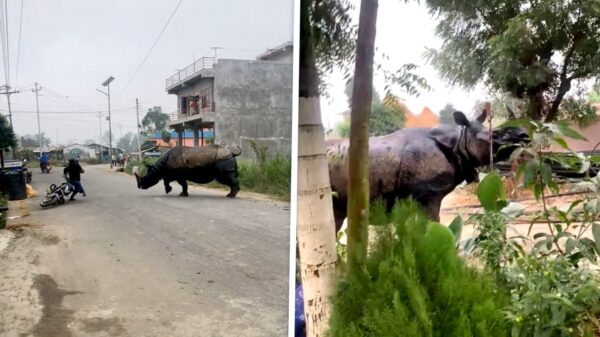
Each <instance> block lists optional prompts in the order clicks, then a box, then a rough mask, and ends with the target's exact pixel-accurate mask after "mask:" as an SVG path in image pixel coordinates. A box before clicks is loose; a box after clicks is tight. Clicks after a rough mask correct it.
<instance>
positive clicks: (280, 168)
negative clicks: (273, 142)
mask: <svg viewBox="0 0 600 337" xmlns="http://www.w3.org/2000/svg"><path fill="white" fill-rule="evenodd" d="M263 158H264V157H263ZM238 171H239V175H240V178H239V179H240V187H241V188H242V189H246V190H251V191H253V192H258V193H265V194H269V195H274V196H277V197H279V198H281V199H283V200H288V201H289V199H290V188H291V185H290V184H291V179H292V160H291V158H290V157H287V156H283V155H281V154H279V153H277V154H275V156H274V157H273V158H271V159H266V158H264V159H263V160H257V161H251V160H241V161H239V163H238Z"/></svg>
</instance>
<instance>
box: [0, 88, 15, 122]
mask: <svg viewBox="0 0 600 337" xmlns="http://www.w3.org/2000/svg"><path fill="white" fill-rule="evenodd" d="M0 89H2V90H4V91H3V92H0V95H6V100H7V102H8V121H9V123H10V128H11V129H12V127H13V123H12V111H11V108H10V95H12V94H17V93H19V91H18V90H14V91H10V86H9V85H8V84H5V85H3V86H1V87H0ZM13 131H14V130H13Z"/></svg>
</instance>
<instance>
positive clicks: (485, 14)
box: [426, 0, 600, 122]
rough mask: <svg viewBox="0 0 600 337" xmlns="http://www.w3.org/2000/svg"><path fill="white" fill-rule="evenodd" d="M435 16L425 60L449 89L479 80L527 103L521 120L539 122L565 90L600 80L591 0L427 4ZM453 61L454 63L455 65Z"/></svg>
mask: <svg viewBox="0 0 600 337" xmlns="http://www.w3.org/2000/svg"><path fill="white" fill-rule="evenodd" d="M426 3H427V5H428V7H429V11H430V13H431V14H433V15H436V16H437V17H438V18H439V23H438V25H437V27H436V32H437V35H438V36H439V37H441V38H442V39H443V41H444V42H443V44H442V47H441V48H440V49H439V50H434V49H429V50H428V51H427V56H428V58H429V60H430V61H431V62H432V63H433V65H434V66H435V67H436V68H437V70H438V71H439V73H440V75H441V76H442V77H443V78H444V79H446V80H447V81H448V82H449V83H451V84H453V85H454V84H458V85H461V86H463V87H467V88H472V87H474V86H475V85H476V84H478V83H480V82H482V81H483V82H484V83H485V84H486V85H487V86H488V87H489V88H490V90H492V91H498V92H507V93H509V94H510V95H511V96H513V97H515V98H519V99H524V100H526V102H527V106H526V109H524V113H525V115H526V116H527V117H529V118H532V119H535V120H545V121H547V122H549V121H553V120H555V119H557V118H559V108H560V105H561V103H562V102H563V100H564V99H565V97H566V96H567V93H568V92H569V90H571V88H572V86H573V84H575V83H577V82H579V81H584V80H588V79H593V78H598V77H599V76H600V6H598V3H597V1H596V0H573V1H529V0H511V1H468V0H459V1H458V2H457V1H445V0H427V1H426ZM456 60H460V62H457V61H456Z"/></svg>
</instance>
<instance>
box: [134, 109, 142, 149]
mask: <svg viewBox="0 0 600 337" xmlns="http://www.w3.org/2000/svg"><path fill="white" fill-rule="evenodd" d="M135 114H136V116H137V148H138V160H139V161H142V145H141V144H140V104H139V103H138V99H137V98H136V99H135Z"/></svg>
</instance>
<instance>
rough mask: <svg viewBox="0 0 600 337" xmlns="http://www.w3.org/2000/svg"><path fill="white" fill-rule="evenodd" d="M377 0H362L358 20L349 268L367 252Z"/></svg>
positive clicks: (350, 161) (350, 157) (350, 164)
mask: <svg viewBox="0 0 600 337" xmlns="http://www.w3.org/2000/svg"><path fill="white" fill-rule="evenodd" d="M377 8H378V0H362V1H361V2H360V16H359V23H358V40H357V48H356V63H355V68H354V88H353V89H352V111H351V113H350V116H351V118H350V147H349V149H348V231H347V235H348V268H349V269H350V270H352V269H354V270H357V269H359V268H362V264H363V263H364V260H365V258H366V256H367V244H368V235H367V234H368V226H369V197H370V195H369V159H368V158H369V122H370V121H369V117H370V115H371V102H372V99H373V60H374V57H375V34H376V24H377Z"/></svg>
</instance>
